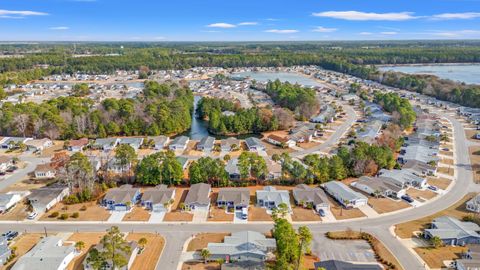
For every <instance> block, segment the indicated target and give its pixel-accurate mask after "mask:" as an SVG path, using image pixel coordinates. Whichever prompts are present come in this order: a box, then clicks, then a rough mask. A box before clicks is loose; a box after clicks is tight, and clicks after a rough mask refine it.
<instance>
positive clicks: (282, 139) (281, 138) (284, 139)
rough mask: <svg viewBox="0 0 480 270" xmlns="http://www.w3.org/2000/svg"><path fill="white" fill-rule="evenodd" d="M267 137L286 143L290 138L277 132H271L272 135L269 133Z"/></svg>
mask: <svg viewBox="0 0 480 270" xmlns="http://www.w3.org/2000/svg"><path fill="white" fill-rule="evenodd" d="M267 138H269V139H272V140H274V141H277V142H279V143H282V142H283V143H286V142H288V140H289V138H288V137H280V136H277V135H275V134H271V135H269V136H268V137H267Z"/></svg>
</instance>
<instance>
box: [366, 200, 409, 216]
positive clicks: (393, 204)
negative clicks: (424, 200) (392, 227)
mask: <svg viewBox="0 0 480 270" xmlns="http://www.w3.org/2000/svg"><path fill="white" fill-rule="evenodd" d="M368 204H369V205H370V206H371V207H372V208H373V210H375V212H377V213H379V214H383V213H389V212H393V211H397V210H400V209H404V208H407V207H410V204H408V203H406V202H404V201H403V200H400V201H394V200H392V199H389V198H375V197H369V198H368Z"/></svg>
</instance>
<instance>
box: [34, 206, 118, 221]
mask: <svg viewBox="0 0 480 270" xmlns="http://www.w3.org/2000/svg"><path fill="white" fill-rule="evenodd" d="M54 212H58V216H56V217H54V216H52V213H54ZM73 213H78V217H77V218H73V217H71V216H72V215H73ZM62 214H68V216H69V218H68V219H67V220H69V221H72V220H74V221H107V220H108V218H109V217H110V213H109V212H108V211H107V210H106V209H105V208H104V207H102V206H100V205H98V204H97V203H96V202H86V203H78V204H72V205H65V204H64V203H62V202H60V203H57V204H56V205H55V206H54V207H53V208H52V209H50V210H49V211H48V212H46V213H45V214H44V215H43V216H42V217H41V218H40V220H46V221H60V219H58V217H60V216H61V215H62Z"/></svg>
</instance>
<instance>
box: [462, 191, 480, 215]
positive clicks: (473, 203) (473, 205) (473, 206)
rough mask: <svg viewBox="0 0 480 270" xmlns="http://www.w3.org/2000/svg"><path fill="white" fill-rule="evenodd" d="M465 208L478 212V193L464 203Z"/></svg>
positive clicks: (479, 198)
mask: <svg viewBox="0 0 480 270" xmlns="http://www.w3.org/2000/svg"><path fill="white" fill-rule="evenodd" d="M465 208H467V210H468V211H471V212H475V213H480V193H479V194H477V195H476V196H475V197H473V198H472V199H470V200H469V201H468V202H467V203H466V204H465Z"/></svg>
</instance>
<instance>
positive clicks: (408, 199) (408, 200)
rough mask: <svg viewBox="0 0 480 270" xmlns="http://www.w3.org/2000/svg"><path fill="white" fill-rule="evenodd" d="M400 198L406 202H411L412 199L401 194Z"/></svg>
mask: <svg viewBox="0 0 480 270" xmlns="http://www.w3.org/2000/svg"><path fill="white" fill-rule="evenodd" d="M401 198H402V200H404V201H406V202H408V203H413V199H412V198H410V196H408V195H403V196H402V197H401Z"/></svg>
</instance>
